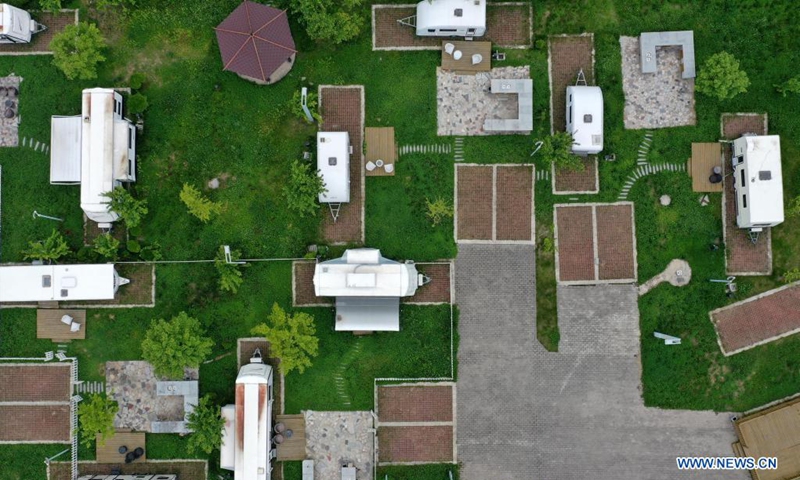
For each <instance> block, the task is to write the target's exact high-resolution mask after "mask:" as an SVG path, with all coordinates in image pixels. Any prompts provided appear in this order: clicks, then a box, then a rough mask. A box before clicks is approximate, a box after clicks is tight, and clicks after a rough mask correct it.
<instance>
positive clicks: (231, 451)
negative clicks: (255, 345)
mask: <svg viewBox="0 0 800 480" xmlns="http://www.w3.org/2000/svg"><path fill="white" fill-rule="evenodd" d="M272 385H273V379H272V367H271V366H269V365H267V364H265V363H264V362H263V360H262V358H261V352H260V351H259V350H256V354H255V356H254V357H253V358H251V359H250V363H248V364H247V365H244V366H242V368H241V369H240V370H239V376H238V377H236V404H235V405H225V406H224V407H222V418H224V419H225V428H224V429H223V431H222V446H221V447H220V451H219V460H220V461H219V466H220V467H221V468H224V469H226V470H233V472H234V479H235V480H270V478H271V477H272V467H271V466H270V459H271V458H273V454H274V452H273V451H272V403H273V401H274V392H273V391H272Z"/></svg>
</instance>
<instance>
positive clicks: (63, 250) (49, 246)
mask: <svg viewBox="0 0 800 480" xmlns="http://www.w3.org/2000/svg"><path fill="white" fill-rule="evenodd" d="M69 252H70V249H69V245H67V241H66V239H64V236H63V235H61V233H60V232H59V231H58V230H55V229H53V233H51V234H50V236H49V237H47V238H46V239H45V240H43V241H42V240H39V241H30V242H28V249H27V250H23V251H22V255H23V258H24V259H25V260H42V261H46V262H48V263H51V262H55V261H56V260H58V259H59V258H61V257H63V256H64V255H67V254H69Z"/></svg>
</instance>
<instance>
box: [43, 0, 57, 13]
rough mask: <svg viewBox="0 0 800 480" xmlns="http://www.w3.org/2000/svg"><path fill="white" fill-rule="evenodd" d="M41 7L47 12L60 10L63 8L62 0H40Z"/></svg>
mask: <svg viewBox="0 0 800 480" xmlns="http://www.w3.org/2000/svg"><path fill="white" fill-rule="evenodd" d="M39 8H40V9H42V10H44V11H46V12H53V13H55V12H58V11H59V10H61V0H39Z"/></svg>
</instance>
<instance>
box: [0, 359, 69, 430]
mask: <svg viewBox="0 0 800 480" xmlns="http://www.w3.org/2000/svg"><path fill="white" fill-rule="evenodd" d="M0 382H2V385H3V390H2V392H0V443H48V442H49V443H68V442H69V441H70V412H71V410H70V396H71V394H72V375H71V364H69V363H50V364H41V363H38V364H33V363H15V364H10V363H5V364H0ZM40 402H47V404H42V403H40Z"/></svg>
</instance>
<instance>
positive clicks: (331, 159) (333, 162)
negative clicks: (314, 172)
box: [328, 157, 336, 167]
mask: <svg viewBox="0 0 800 480" xmlns="http://www.w3.org/2000/svg"><path fill="white" fill-rule="evenodd" d="M328 165H330V166H332V167H333V166H335V165H336V157H328Z"/></svg>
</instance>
